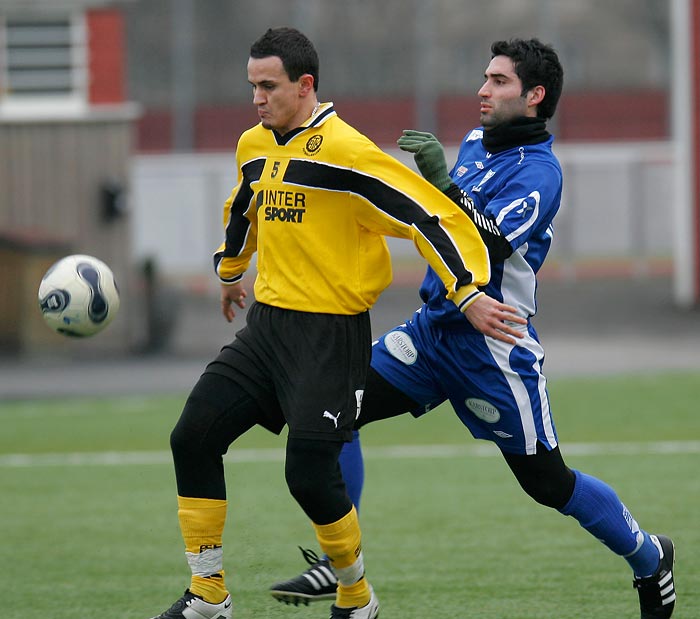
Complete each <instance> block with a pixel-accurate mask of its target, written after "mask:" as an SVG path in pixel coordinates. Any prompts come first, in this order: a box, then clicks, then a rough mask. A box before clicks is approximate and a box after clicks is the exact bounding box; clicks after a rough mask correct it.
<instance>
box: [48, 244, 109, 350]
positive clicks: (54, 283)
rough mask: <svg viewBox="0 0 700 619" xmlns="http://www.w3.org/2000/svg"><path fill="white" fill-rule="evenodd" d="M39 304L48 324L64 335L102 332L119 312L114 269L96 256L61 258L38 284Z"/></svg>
mask: <svg viewBox="0 0 700 619" xmlns="http://www.w3.org/2000/svg"><path fill="white" fill-rule="evenodd" d="M39 307H40V308H41V313H42V315H43V316H44V320H45V321H46V324H47V325H49V327H51V328H52V329H53V330H54V331H56V332H58V333H60V334H62V335H66V336H70V337H88V336H91V335H95V334H96V333H99V332H100V331H102V329H104V328H105V327H106V326H107V325H108V324H109V323H110V322H112V319H113V318H114V316H115V315H116V313H117V311H119V290H118V289H117V285H116V284H115V282H114V275H113V274H112V270H111V269H110V268H109V267H108V266H107V265H106V264H105V263H104V262H102V261H101V260H98V259H97V258H94V257H93V256H86V255H82V254H76V255H73V256H66V257H65V258H61V260H59V261H58V262H56V263H55V264H54V265H53V266H52V267H51V268H50V269H49V270H48V271H46V274H45V275H44V277H43V278H42V280H41V284H39Z"/></svg>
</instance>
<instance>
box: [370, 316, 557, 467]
mask: <svg viewBox="0 0 700 619" xmlns="http://www.w3.org/2000/svg"><path fill="white" fill-rule="evenodd" d="M467 327H468V326H467ZM523 329H525V327H523ZM543 360H544V350H543V349H542V346H541V345H540V343H539V341H538V339H537V334H536V332H535V330H534V328H533V327H532V326H531V325H528V327H527V331H526V333H525V337H524V338H523V339H521V340H519V342H518V344H516V345H512V344H506V343H504V342H500V341H498V340H495V339H493V338H489V337H485V336H483V335H481V334H480V333H476V332H475V331H474V330H473V329H471V328H466V329H460V328H458V327H457V328H455V326H446V327H443V326H439V325H436V324H434V323H432V324H431V323H430V322H429V321H428V320H427V318H426V317H425V315H424V314H423V313H422V312H421V311H420V310H418V311H417V312H416V313H415V314H414V315H413V318H412V319H411V320H409V321H407V322H406V323H404V324H402V325H399V326H398V327H396V328H394V329H392V330H390V331H388V332H387V333H385V334H384V335H382V336H381V337H380V338H379V339H378V340H377V341H375V342H374V344H373V346H372V367H373V368H374V369H375V370H376V371H377V372H378V373H379V374H380V375H381V376H382V377H384V378H385V379H386V380H388V381H389V382H390V383H391V384H392V385H394V386H395V387H396V388H397V389H399V390H400V391H402V392H403V393H405V394H406V395H408V396H409V397H411V398H412V399H413V400H415V401H416V402H417V403H418V407H416V409H415V410H412V411H411V413H412V414H413V415H414V416H415V417H419V416H421V415H423V414H425V413H427V412H428V411H430V410H431V409H433V408H435V407H436V406H437V405H439V404H441V403H442V402H444V401H446V400H449V401H450V403H451V404H452V407H453V408H454V410H455V412H456V413H457V415H458V416H459V418H460V419H461V420H462V423H464V425H465V426H467V428H469V431H470V432H471V433H472V435H473V436H474V437H475V438H480V439H486V440H490V441H493V442H495V443H496V444H497V445H498V447H499V448H500V449H502V450H503V451H505V452H508V453H515V454H527V455H529V454H534V453H536V451H537V443H538V442H541V443H542V444H543V445H544V446H545V447H546V448H547V449H553V448H554V447H556V446H557V435H556V430H555V428H554V422H553V420H552V417H551V414H550V409H549V396H548V394H547V388H546V379H545V377H544V375H543V374H542V362H543Z"/></svg>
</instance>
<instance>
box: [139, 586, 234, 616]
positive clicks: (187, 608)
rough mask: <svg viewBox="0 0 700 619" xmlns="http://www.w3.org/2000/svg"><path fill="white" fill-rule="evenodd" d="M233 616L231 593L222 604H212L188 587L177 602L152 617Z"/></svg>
mask: <svg viewBox="0 0 700 619" xmlns="http://www.w3.org/2000/svg"><path fill="white" fill-rule="evenodd" d="M232 616H233V605H232V604H231V596H230V595H228V596H226V599H225V600H224V601H223V602H221V604H210V603H209V602H205V601H204V600H203V599H202V598H201V597H199V596H198V595H195V594H194V593H192V592H190V590H189V589H187V591H185V594H184V595H183V596H182V597H181V598H180V599H179V600H178V601H177V602H175V604H173V605H172V606H171V607H170V608H169V609H168V610H166V611H165V612H164V613H162V614H160V615H158V616H157V617H152V619H231V617H232Z"/></svg>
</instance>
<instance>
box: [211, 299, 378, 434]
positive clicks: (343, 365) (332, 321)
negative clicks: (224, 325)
mask: <svg viewBox="0 0 700 619" xmlns="http://www.w3.org/2000/svg"><path fill="white" fill-rule="evenodd" d="M371 344H372V335H371V326H370V319H369V312H363V313H362V314H357V315H351V316H346V315H338V314H321V313H311V312H298V311H293V310H287V309H282V308H278V307H274V306H271V305H266V304H264V303H259V302H254V303H253V304H252V305H251V307H250V309H249V310H248V314H247V324H246V326H245V327H244V328H243V329H241V330H240V331H239V332H238V333H236V339H235V340H234V341H233V342H232V343H231V344H229V345H227V346H225V347H224V348H223V349H222V350H221V352H220V354H219V356H218V357H217V358H216V359H215V360H214V361H213V362H212V363H210V364H209V365H208V366H207V369H206V372H211V373H215V374H221V375H224V376H227V377H229V378H230V379H231V380H234V381H235V382H237V383H238V384H240V385H241V386H242V387H243V388H244V389H245V390H246V391H247V392H248V393H249V394H250V395H251V396H252V397H253V398H254V399H255V400H256V402H257V403H258V405H259V406H260V408H261V410H262V417H261V418H260V421H259V423H260V425H262V426H263V427H265V428H267V429H268V430H270V431H271V432H274V433H275V434H279V433H280V432H281V431H282V428H283V427H284V424H285V423H286V424H287V425H288V426H289V436H290V437H293V438H311V439H321V440H332V441H349V440H351V439H352V427H353V424H354V422H355V419H356V418H357V415H358V412H359V409H360V403H361V401H362V393H363V390H364V385H365V379H366V376H367V370H368V368H369V362H370V356H371Z"/></svg>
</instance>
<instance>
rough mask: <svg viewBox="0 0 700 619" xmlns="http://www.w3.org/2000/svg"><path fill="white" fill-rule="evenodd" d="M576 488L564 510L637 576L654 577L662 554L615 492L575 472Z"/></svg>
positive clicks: (597, 481) (603, 483)
mask: <svg viewBox="0 0 700 619" xmlns="http://www.w3.org/2000/svg"><path fill="white" fill-rule="evenodd" d="M574 474H575V475H576V484H575V486H574V492H573V494H572V495H571V499H569V502H568V503H567V504H566V505H565V506H564V507H563V508H562V509H561V510H560V511H561V513H562V514H564V515H565V516H572V517H573V518H575V519H576V520H578V522H579V524H580V525H581V526H582V527H583V528H584V529H586V531H588V532H589V533H590V534H591V535H593V536H594V537H596V538H597V539H599V540H600V541H601V542H603V543H604V544H605V545H606V546H607V547H608V548H610V550H612V551H613V552H614V553H616V554H618V555H620V556H622V557H624V558H625V559H626V560H627V562H628V563H629V564H630V566H631V567H632V570H633V571H634V573H635V575H637V576H650V575H651V574H653V573H654V572H655V571H656V568H657V567H658V565H659V551H658V549H657V548H656V546H655V545H654V543H653V542H652V541H651V539H650V537H649V534H648V533H646V531H642V530H641V529H640V528H639V525H638V524H637V521H636V520H635V519H634V518H633V517H632V514H630V512H629V510H628V509H627V508H626V507H625V506H624V505H623V503H622V501H620V499H619V498H618V496H617V494H616V493H615V491H614V490H613V489H612V488H611V487H610V486H608V485H607V484H606V483H605V482H602V481H601V480H599V479H596V478H595V477H591V476H590V475H586V474H585V473H581V472H580V471H574Z"/></svg>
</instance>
